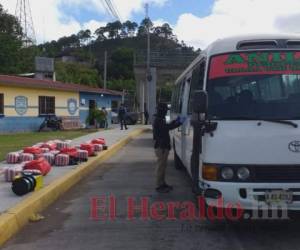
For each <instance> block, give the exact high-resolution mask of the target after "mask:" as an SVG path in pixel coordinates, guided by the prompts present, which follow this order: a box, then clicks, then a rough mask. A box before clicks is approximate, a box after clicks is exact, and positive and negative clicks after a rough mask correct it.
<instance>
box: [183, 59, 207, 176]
mask: <svg viewBox="0 0 300 250" xmlns="http://www.w3.org/2000/svg"><path fill="white" fill-rule="evenodd" d="M205 68H206V60H202V61H201V62H200V63H199V64H198V65H197V66H196V67H195V68H194V69H193V71H192V75H191V81H190V88H189V94H188V97H187V100H188V101H187V102H188V103H187V115H188V119H187V122H186V125H185V126H186V127H185V144H186V147H185V150H184V152H185V156H184V158H185V159H186V163H185V166H186V167H187V169H188V172H189V173H190V174H191V175H192V170H191V157H192V152H193V137H194V132H193V127H192V126H191V118H192V113H193V107H192V103H193V100H192V98H193V94H194V92H195V91H197V90H203V84H204V75H205Z"/></svg>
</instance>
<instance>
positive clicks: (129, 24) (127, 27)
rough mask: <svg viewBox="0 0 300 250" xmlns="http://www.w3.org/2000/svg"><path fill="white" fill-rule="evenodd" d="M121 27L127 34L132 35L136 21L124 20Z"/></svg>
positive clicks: (135, 27)
mask: <svg viewBox="0 0 300 250" xmlns="http://www.w3.org/2000/svg"><path fill="white" fill-rule="evenodd" d="M122 25H123V29H124V30H125V31H126V33H127V36H129V37H134V35H135V32H136V30H137V28H138V24H137V23H136V22H131V21H129V20H128V21H126V22H124V23H123V24H122Z"/></svg>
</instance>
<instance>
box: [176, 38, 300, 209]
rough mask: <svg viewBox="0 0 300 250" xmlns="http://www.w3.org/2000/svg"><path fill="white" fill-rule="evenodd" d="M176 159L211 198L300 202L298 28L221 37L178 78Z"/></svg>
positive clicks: (248, 205) (249, 203)
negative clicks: (295, 33)
mask: <svg viewBox="0 0 300 250" xmlns="http://www.w3.org/2000/svg"><path fill="white" fill-rule="evenodd" d="M178 115H181V116H186V117H187V120H186V122H185V123H184V124H183V125H182V126H181V127H180V128H178V129H176V130H174V131H173V132H172V141H173V146H174V153H175V156H174V157H175V166H176V167H178V168H180V167H185V168H186V169H187V171H188V173H189V174H190V175H191V177H192V180H193V184H194V186H193V187H194V189H195V190H196V191H197V192H200V193H201V194H202V195H203V197H205V200H206V202H207V203H208V204H209V203H211V202H214V201H216V200H217V199H219V198H222V199H223V203H224V204H228V203H231V204H232V203H233V204H235V203H239V204H240V205H241V206H242V208H243V209H250V210H252V209H253V208H256V206H257V205H258V204H259V203H260V204H266V205H268V206H271V205H273V204H275V205H276V204H279V203H280V204H284V205H285V206H287V208H288V209H289V210H300V127H299V126H300V36H290V35H286V36H285V35H265V36H262V35H255V36H244V37H231V38H226V39H220V40H217V41H216V42H214V43H212V44H211V45H210V46H208V48H207V49H205V50H203V51H201V53H200V55H199V56H198V57H197V58H196V59H195V60H194V61H193V62H192V64H191V65H190V66H189V67H188V68H187V69H186V70H185V71H184V72H183V73H182V74H181V75H180V77H179V78H178V79H177V81H176V84H175V88H174V91H173V96H172V104H171V119H175V118H176V117H177V116H178Z"/></svg>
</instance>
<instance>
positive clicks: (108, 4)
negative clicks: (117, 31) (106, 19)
mask: <svg viewBox="0 0 300 250" xmlns="http://www.w3.org/2000/svg"><path fill="white" fill-rule="evenodd" d="M101 2H102V5H103V6H104V8H105V9H106V11H107V12H108V13H109V14H110V15H111V16H112V17H114V18H116V19H117V20H119V21H121V18H120V14H119V12H118V10H117V8H116V7H115V4H114V3H113V0H101Z"/></svg>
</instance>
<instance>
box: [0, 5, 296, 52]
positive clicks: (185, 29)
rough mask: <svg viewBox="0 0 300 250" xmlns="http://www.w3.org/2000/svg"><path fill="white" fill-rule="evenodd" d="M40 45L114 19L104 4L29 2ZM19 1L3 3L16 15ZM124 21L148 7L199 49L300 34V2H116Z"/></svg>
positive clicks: (137, 17)
mask: <svg viewBox="0 0 300 250" xmlns="http://www.w3.org/2000/svg"><path fill="white" fill-rule="evenodd" d="M29 1H30V3H31V8H32V16H33V22H34V27H35V31H36V34H37V39H38V42H43V41H49V40H53V39H57V38H59V37H61V36H65V35H70V34H73V33H77V32H78V31H79V30H80V29H83V28H84V29H85V28H89V29H91V30H92V31H94V30H95V29H96V28H98V27H100V26H103V25H105V23H107V22H111V21H114V20H113V18H112V17H111V16H110V15H108V14H107V12H106V10H105V8H104V7H103V5H102V2H103V0H29ZM16 2H17V0H0V3H1V4H2V5H3V6H4V8H5V9H7V10H8V12H10V13H12V14H14V13H15V8H16ZM113 2H114V4H115V6H116V7H117V10H118V12H119V13H120V16H121V18H122V20H123V21H124V20H127V19H130V20H133V21H136V22H138V23H140V21H141V20H142V19H143V18H144V15H145V11H144V4H145V3H146V2H149V3H150V17H151V19H152V20H154V21H155V23H156V24H160V23H162V22H168V23H170V24H171V26H172V27H173V29H174V32H175V34H176V35H177V36H178V38H179V39H180V40H184V41H185V42H186V43H187V44H189V45H192V46H194V47H196V48H199V47H200V48H202V49H203V48H205V47H206V46H207V45H208V44H209V43H210V42H212V41H214V40H216V39H218V38H222V37H226V36H230V35H238V34H249V33H250V34H252V33H298V32H300V0H113Z"/></svg>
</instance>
